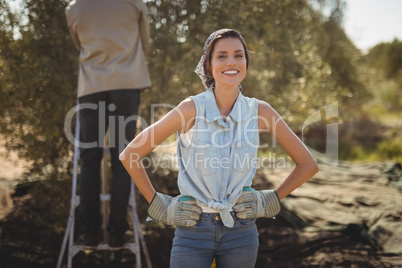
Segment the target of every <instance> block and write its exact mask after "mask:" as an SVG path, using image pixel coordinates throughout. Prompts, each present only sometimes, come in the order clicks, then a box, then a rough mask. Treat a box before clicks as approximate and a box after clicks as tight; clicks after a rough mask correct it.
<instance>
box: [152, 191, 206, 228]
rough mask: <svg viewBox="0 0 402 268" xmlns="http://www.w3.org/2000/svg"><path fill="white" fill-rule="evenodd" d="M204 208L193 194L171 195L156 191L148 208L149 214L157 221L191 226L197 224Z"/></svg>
mask: <svg viewBox="0 0 402 268" xmlns="http://www.w3.org/2000/svg"><path fill="white" fill-rule="evenodd" d="M201 213H202V209H201V207H200V206H198V205H197V202H196V201H195V198H193V197H191V196H176V197H171V196H168V195H164V194H161V193H156V194H155V196H154V198H153V199H152V201H151V204H150V205H149V208H148V215H149V216H150V217H151V218H152V219H153V220H155V221H162V222H164V223H165V224H168V225H176V226H186V227H191V226H194V225H196V224H197V221H198V220H199V219H200V216H201Z"/></svg>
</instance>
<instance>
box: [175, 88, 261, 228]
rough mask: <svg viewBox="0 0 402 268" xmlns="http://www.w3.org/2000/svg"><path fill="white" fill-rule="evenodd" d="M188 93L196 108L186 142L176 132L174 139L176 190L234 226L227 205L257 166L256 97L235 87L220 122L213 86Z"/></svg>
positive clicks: (230, 206) (248, 181)
mask: <svg viewBox="0 0 402 268" xmlns="http://www.w3.org/2000/svg"><path fill="white" fill-rule="evenodd" d="M191 98H192V99H193V100H194V103H195V106H196V110H197V114H196V120H195V125H194V126H193V129H192V131H193V136H192V140H191V142H190V144H189V145H188V146H185V145H184V143H183V142H182V141H181V138H180V135H178V142H177V144H178V145H177V157H178V165H179V175H178V186H179V190H180V193H181V195H186V196H192V197H194V198H195V199H196V200H197V203H198V204H199V205H201V206H208V207H210V208H212V209H215V210H217V211H219V213H220V216H221V218H222V221H223V223H224V225H225V226H227V227H233V224H234V222H233V218H232V217H231V215H230V210H231V208H232V207H233V206H234V205H235V203H236V200H237V199H238V198H239V197H240V195H241V193H242V189H243V187H246V186H251V184H252V180H253V178H254V175H255V171H256V164H255V163H256V161H257V160H258V159H257V150H258V146H259V142H260V141H259V134H258V100H257V99H254V98H248V97H245V96H243V95H242V94H241V92H240V91H239V96H238V98H237V100H236V102H235V104H234V107H233V109H232V111H231V112H230V114H229V115H228V116H227V117H226V122H225V121H223V119H222V117H221V114H220V112H219V109H218V106H217V105H216V101H215V96H214V93H213V91H212V90H207V91H205V92H203V93H201V94H198V95H196V96H193V97H191Z"/></svg>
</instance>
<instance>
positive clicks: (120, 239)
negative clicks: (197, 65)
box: [109, 231, 130, 251]
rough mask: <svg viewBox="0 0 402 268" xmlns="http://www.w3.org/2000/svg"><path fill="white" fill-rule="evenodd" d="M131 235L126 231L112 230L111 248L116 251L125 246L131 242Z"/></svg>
mask: <svg viewBox="0 0 402 268" xmlns="http://www.w3.org/2000/svg"><path fill="white" fill-rule="evenodd" d="M129 240H130V237H129V236H128V235H126V233H125V232H121V231H112V232H110V239H109V250H110V251H115V250H120V249H122V248H124V246H125V245H126V244H127V243H128V242H129Z"/></svg>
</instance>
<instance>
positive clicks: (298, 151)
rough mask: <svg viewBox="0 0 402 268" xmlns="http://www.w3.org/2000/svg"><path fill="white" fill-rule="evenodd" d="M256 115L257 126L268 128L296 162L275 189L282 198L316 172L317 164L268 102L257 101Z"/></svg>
mask: <svg viewBox="0 0 402 268" xmlns="http://www.w3.org/2000/svg"><path fill="white" fill-rule="evenodd" d="M258 116H259V122H258V128H259V129H260V130H262V129H269V130H270V132H271V134H272V136H273V137H274V138H275V139H276V140H277V141H278V142H279V144H280V145H281V146H282V147H283V149H284V150H285V151H286V153H287V154H288V155H289V156H290V158H291V159H292V160H293V161H294V162H295V164H296V167H295V168H294V170H293V171H292V172H291V173H290V174H289V176H288V177H287V178H286V179H285V181H284V182H282V183H281V185H280V186H279V187H278V189H277V190H276V192H277V193H278V196H279V199H282V198H284V197H285V196H287V195H289V194H290V193H291V192H293V191H294V190H295V189H297V188H298V187H299V186H300V185H302V184H303V183H304V182H306V181H307V180H309V179H310V178H311V177H312V176H313V175H314V174H316V173H317V172H318V165H317V163H316V161H315V159H314V158H313V156H312V155H311V153H310V152H309V150H308V149H307V148H306V146H305V145H304V144H303V142H302V141H301V140H300V139H299V138H298V137H297V136H296V135H295V134H294V133H293V131H292V130H291V129H290V128H289V127H288V125H287V124H286V123H285V121H284V120H283V119H282V118H281V116H280V115H279V114H278V113H277V112H276V111H275V110H274V109H273V108H272V107H271V106H270V105H269V104H268V103H266V102H264V101H259V104H258Z"/></svg>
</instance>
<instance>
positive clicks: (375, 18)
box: [343, 0, 402, 51]
mask: <svg viewBox="0 0 402 268" xmlns="http://www.w3.org/2000/svg"><path fill="white" fill-rule="evenodd" d="M345 2H346V10H345V16H344V23H343V26H344V30H345V32H346V34H347V35H348V36H349V38H350V39H351V40H352V42H353V43H354V44H355V45H356V46H357V47H358V48H359V49H361V50H363V51H364V50H368V49H370V48H371V47H373V46H375V45H377V44H379V43H381V42H384V43H388V42H392V41H393V40H394V39H395V38H397V39H398V40H399V41H402V0H345Z"/></svg>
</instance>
